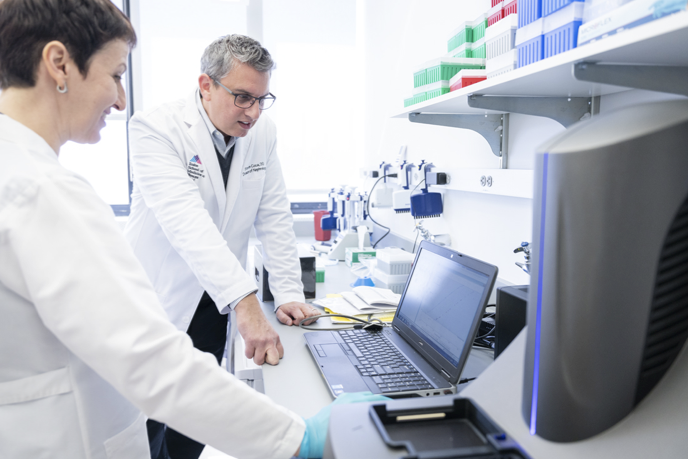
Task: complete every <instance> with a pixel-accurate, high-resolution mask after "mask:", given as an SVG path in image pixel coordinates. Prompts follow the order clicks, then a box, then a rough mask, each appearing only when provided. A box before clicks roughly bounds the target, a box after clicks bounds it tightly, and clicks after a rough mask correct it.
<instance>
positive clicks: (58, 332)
mask: <svg viewBox="0 0 688 459" xmlns="http://www.w3.org/2000/svg"><path fill="white" fill-rule="evenodd" d="M135 43H136V34H135V33H134V30H133V29H132V27H131V24H130V23H129V21H128V19H127V18H126V17H125V16H124V15H123V14H122V13H121V12H120V11H119V10H118V9H117V8H115V7H114V6H113V5H112V4H111V3H110V2H109V1H108V0H3V1H0V85H1V86H2V93H1V94H0V112H2V114H0V164H2V165H1V166H0V349H1V351H0V457H3V458H13V459H14V458H16V459H33V458H42V457H55V458H65V459H67V458H68V459H86V458H89V459H96V458H98V459H105V458H110V459H117V458H119V459H125V458H126V459H144V458H148V457H150V453H149V446H148V439H147V436H146V430H145V416H144V414H142V413H141V411H143V413H145V415H146V416H150V417H153V418H155V419H158V420H160V421H162V422H164V423H166V424H168V425H170V426H172V427H173V428H175V429H178V430H180V431H181V432H183V433H185V434H186V435H188V436H190V437H192V438H194V439H197V440H198V441H201V442H204V443H207V444H210V445H213V446H215V447H216V448H219V449H221V450H223V451H225V452H227V453H229V454H232V455H235V456H240V457H242V458H250V457H256V458H258V457H260V458H267V457H285V458H286V457H291V456H292V454H294V452H295V451H297V450H298V449H299V448H300V449H301V453H302V455H303V456H304V457H306V456H313V455H317V454H322V444H321V443H322V440H323V439H324V437H325V429H326V426H327V417H325V418H323V417H322V416H321V418H319V419H318V420H317V422H316V421H313V420H308V421H307V424H308V425H309V427H307V428H306V427H305V425H304V421H303V420H302V419H301V418H300V417H298V416H296V415H295V414H293V413H291V412H289V411H288V410H286V409H284V408H281V407H279V406H277V405H275V404H274V403H273V402H272V401H270V400H269V399H268V398H267V397H266V396H264V395H262V394H259V393H257V392H255V391H254V390H252V389H250V388H249V387H248V386H247V385H246V384H244V383H242V382H241V381H238V380H237V379H235V378H234V377H233V376H232V375H230V374H228V373H227V372H225V371H224V370H222V369H220V367H218V366H217V363H216V362H215V359H214V358H213V357H212V356H210V355H207V354H204V353H202V352H200V351H197V350H195V349H194V348H193V346H192V344H191V341H190V339H189V338H188V337H187V336H186V334H184V333H182V332H180V331H178V330H177V329H176V328H175V327H174V326H173V325H172V324H171V323H170V322H169V320H168V319H167V317H166V315H165V313H164V311H163V309H162V308H161V306H160V304H159V303H158V299H157V297H156V295H155V292H154V291H153V288H152V286H151V284H150V282H149V280H148V277H147V275H146V272H145V271H144V270H143V268H142V267H141V265H140V264H139V262H138V261H137V260H136V258H135V257H134V254H133V252H132V250H131V249H130V247H129V245H128V244H127V243H126V241H125V240H124V238H123V236H122V234H121V231H120V230H119V228H118V226H117V225H116V223H115V220H114V218H113V215H112V211H111V210H110V208H109V207H108V206H107V205H106V204H105V203H104V202H103V201H102V200H100V199H99V198H98V197H97V196H96V194H95V192H94V191H93V189H92V188H91V186H90V185H89V184H88V182H87V181H86V180H84V179H83V178H82V177H80V176H79V175H77V174H75V173H72V172H70V171H68V170H66V169H64V168H63V167H62V166H61V165H60V164H59V162H58V154H59V151H60V147H61V146H62V145H63V144H64V143H65V142H67V141H69V140H72V141H76V142H80V143H95V142H97V141H98V140H99V139H100V130H101V129H102V128H103V127H104V126H105V117H106V116H107V114H108V113H110V111H111V110H112V109H113V108H114V109H115V110H123V109H124V108H125V104H126V102H125V94H124V88H123V87H122V83H121V77H122V74H123V73H124V72H125V71H126V68H127V55H128V53H129V51H130V48H131V47H132V46H133V45H134V44H135ZM302 441H303V442H304V443H303V444H302Z"/></svg>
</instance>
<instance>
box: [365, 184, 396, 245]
mask: <svg viewBox="0 0 688 459" xmlns="http://www.w3.org/2000/svg"><path fill="white" fill-rule="evenodd" d="M396 176H397V174H387V175H383V176H382V177H380V178H379V179H377V181H376V182H375V183H374V184H373V187H372V188H371V189H370V194H369V197H368V202H367V203H366V212H367V213H368V218H370V220H371V221H372V222H373V223H375V224H376V225H377V226H379V227H381V228H384V229H386V230H387V232H386V233H385V234H383V235H382V237H381V238H380V239H378V240H377V241H376V242H375V244H373V248H375V247H376V246H377V245H378V244H379V243H380V241H381V240H383V239H384V238H385V236H387V235H388V234H389V232H390V231H391V229H390V228H389V227H388V226H385V225H381V224H379V223H378V222H376V221H375V219H374V218H373V215H372V214H371V213H370V201H371V200H372V199H373V190H374V189H375V186H377V184H378V182H380V180H382V179H383V178H386V177H396Z"/></svg>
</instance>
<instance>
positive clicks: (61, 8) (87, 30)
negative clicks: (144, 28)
mask: <svg viewBox="0 0 688 459" xmlns="http://www.w3.org/2000/svg"><path fill="white" fill-rule="evenodd" d="M117 39H119V40H123V41H125V42H127V43H128V44H129V46H130V47H133V46H135V45H136V32H134V28H133V27H132V26H131V22H129V19H128V18H127V17H126V16H125V15H124V13H122V12H121V11H120V10H119V9H118V8H117V7H116V6H115V5H113V4H112V2H111V1H110V0H0V89H7V88H10V87H22V88H31V87H33V86H35V85H36V73H37V71H38V66H39V64H40V62H41V56H42V53H43V48H44V47H45V45H46V44H48V43H49V42H51V41H53V40H57V41H59V42H61V43H62V44H64V45H65V47H66V48H67V50H68V51H69V54H70V56H71V58H72V59H73V60H74V63H75V64H76V66H77V68H78V69H79V72H80V73H81V74H82V75H83V76H84V77H86V75H87V74H88V68H89V64H90V60H91V57H93V55H94V54H95V53H97V52H98V51H99V50H101V49H102V48H103V47H104V46H105V45H106V44H107V43H109V42H110V41H112V40H117Z"/></svg>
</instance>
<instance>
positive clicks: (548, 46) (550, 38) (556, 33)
mask: <svg viewBox="0 0 688 459" xmlns="http://www.w3.org/2000/svg"><path fill="white" fill-rule="evenodd" d="M580 26H581V21H574V22H569V23H568V24H566V25H565V26H562V27H559V28H558V29H555V30H553V31H551V32H547V33H546V34H545V35H544V38H545V43H544V47H545V58H548V57H552V56H556V55H557V54H560V53H563V52H564V51H568V50H570V49H573V48H575V47H576V43H578V28H579V27H580Z"/></svg>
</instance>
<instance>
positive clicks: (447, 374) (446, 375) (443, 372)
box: [440, 369, 451, 379]
mask: <svg viewBox="0 0 688 459" xmlns="http://www.w3.org/2000/svg"><path fill="white" fill-rule="evenodd" d="M440 371H441V372H442V374H443V375H444V376H445V377H446V378H447V379H451V376H449V373H447V372H446V371H444V370H443V369H440Z"/></svg>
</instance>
